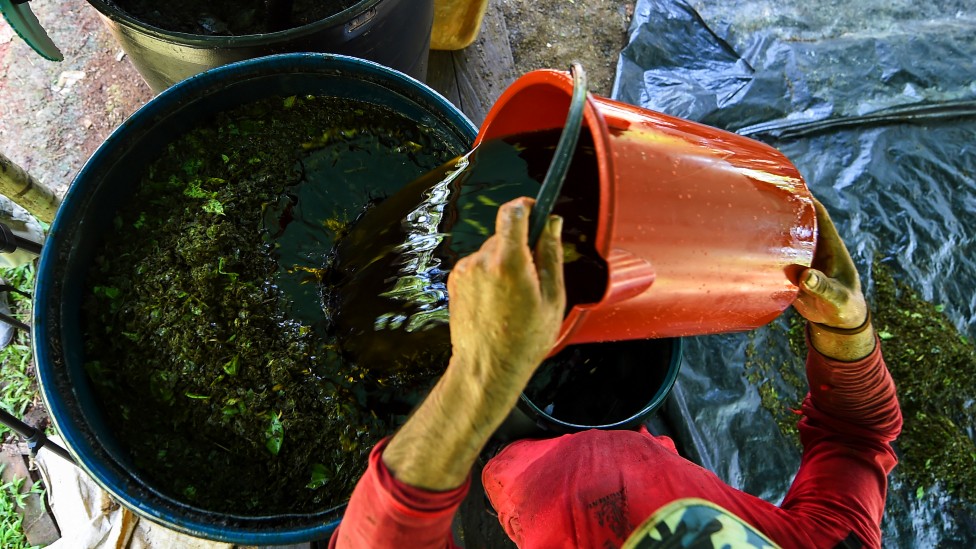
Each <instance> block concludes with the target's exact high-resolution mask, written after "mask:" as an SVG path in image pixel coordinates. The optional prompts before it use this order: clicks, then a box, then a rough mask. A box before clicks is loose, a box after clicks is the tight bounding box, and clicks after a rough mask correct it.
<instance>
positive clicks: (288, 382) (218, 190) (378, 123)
mask: <svg viewBox="0 0 976 549" xmlns="http://www.w3.org/2000/svg"><path fill="white" fill-rule="evenodd" d="M439 139H440V138H439V137H438V134H436V133H434V132H430V131H425V130H424V129H422V128H417V127H416V124H414V123H413V122H410V121H409V120H407V119H405V118H403V117H401V116H399V115H397V114H396V113H393V112H391V111H389V110H387V109H385V108H383V107H378V106H374V105H371V104H368V103H363V102H358V101H352V100H339V99H336V98H316V97H294V96H292V97H288V98H273V99H269V100H264V101H260V102H257V103H254V104H251V105H247V106H245V107H241V108H238V109H235V110H232V111H228V112H226V113H221V114H218V115H217V117H216V120H215V121H212V122H206V123H203V124H202V126H201V127H200V128H199V129H197V130H194V131H192V132H189V133H187V134H186V135H184V136H181V137H179V138H178V139H176V140H175V141H174V142H173V143H171V144H170V145H169V146H168V147H165V148H164V149H163V151H162V152H161V156H160V158H159V159H158V160H157V161H156V162H154V163H153V164H152V165H151V166H150V167H149V168H148V170H147V173H146V175H144V176H143V179H142V181H141V182H140V184H139V186H138V191H136V194H135V196H134V198H132V199H131V201H130V202H129V203H128V204H127V206H126V207H124V208H122V209H121V210H120V213H119V215H118V216H117V217H116V219H115V227H116V230H115V231H113V232H112V233H111V234H109V235H106V237H105V241H104V243H103V245H102V248H101V251H100V252H99V253H98V254H97V255H96V259H95V262H94V265H93V266H92V268H91V271H90V273H89V288H90V293H89V294H88V297H87V298H86V302H85V306H84V307H83V310H84V311H85V314H86V318H85V323H84V331H85V334H86V341H87V345H86V361H85V368H86V370H87V371H88V373H89V376H90V377H91V379H92V381H93V384H94V385H95V386H96V389H97V391H98V392H99V396H100V401H101V402H103V403H104V406H105V412H106V416H107V417H108V418H110V423H112V425H113V430H114V431H115V433H116V434H117V435H118V437H119V439H120V440H121V441H122V442H123V444H124V445H126V446H127V448H128V450H129V452H130V454H131V455H132V458H133V460H134V462H135V463H136V464H137V465H138V467H139V468H140V470H141V471H142V472H143V473H144V474H146V476H148V477H149V478H152V479H153V480H154V483H155V484H156V485H157V486H159V487H161V488H162V489H163V491H165V492H166V493H168V494H170V495H171V496H173V497H175V498H177V499H180V500H182V501H185V502H188V503H191V504H194V505H198V506H200V507H203V508H205V509H208V510H212V511H217V512H227V513H233V514H249V513H255V512H258V513H261V514H274V513H296V512H308V511H322V510H325V509H328V508H331V507H333V506H335V505H338V504H340V503H342V502H343V501H345V500H346V499H347V498H348V496H349V494H350V493H351V491H352V487H353V486H354V484H355V481H356V480H357V479H358V477H359V475H360V474H362V471H363V469H364V466H365V463H366V456H367V454H368V452H369V449H370V448H371V447H372V446H373V445H374V444H375V443H376V442H377V441H378V440H379V438H380V437H382V436H384V435H386V434H388V433H389V432H391V431H392V429H393V428H394V427H395V426H396V425H398V424H399V422H401V421H402V419H403V417H404V415H405V414H406V413H408V412H409V410H410V408H411V406H412V405H413V404H415V402H404V401H403V400H402V399H401V398H400V397H401V396H402V395H406V394H420V393H422V392H424V391H426V390H427V389H428V388H429V386H430V384H431V383H432V381H433V380H434V379H435V378H436V376H437V375H439V374H440V373H441V372H442V371H443V367H444V365H445V363H444V362H442V363H440V364H434V365H432V366H431V367H429V368H421V369H415V370H411V371H410V372H397V373H398V375H397V376H395V377H393V376H389V375H385V373H383V372H375V371H372V370H370V369H367V368H364V367H362V365H361V364H359V363H357V362H356V361H354V360H347V359H346V357H345V356H344V355H341V354H340V353H341V350H340V349H338V348H337V345H336V343H337V342H336V338H335V337H334V336H333V333H332V330H331V325H330V322H329V319H330V317H331V312H330V311H329V310H328V309H327V308H324V307H323V302H324V300H323V298H322V296H321V294H320V289H319V288H320V284H319V282H320V279H321V278H322V276H323V273H325V272H327V270H326V265H325V264H324V263H325V258H327V257H328V254H329V251H330V249H331V248H332V246H333V245H334V243H335V242H336V240H338V239H341V238H342V235H343V234H344V232H345V230H346V229H345V227H346V226H347V224H348V222H349V221H351V219H352V217H353V216H354V215H355V213H356V212H358V211H361V210H362V209H363V207H364V204H363V202H364V201H367V200H368V199H369V198H370V195H371V194H372V192H374V191H376V192H379V189H380V186H379V184H377V183H376V182H375V180H376V179H377V176H378V175H380V174H382V175H383V176H384V177H385V178H386V179H389V180H390V184H391V185H398V182H399V181H402V180H407V181H409V180H411V179H413V178H415V177H417V176H418V175H420V174H422V173H424V172H426V171H427V170H429V169H432V168H434V167H437V166H438V165H440V164H442V163H443V162H444V161H446V160H447V159H448V158H451V157H453V156H454V155H455V154H457V153H458V152H461V151H450V150H448V149H447V146H446V145H445V144H444V143H443V142H442V141H440V140H439ZM368 166H375V169H371V168H369V167H368ZM399 184H402V183H399ZM309 189H311V190H309ZM316 193H319V194H321V195H323V196H327V197H329V198H330V199H331V200H321V201H319V202H318V203H316V202H314V201H312V200H310V199H309V197H310V196H312V195H314V194H316ZM377 198H382V197H377ZM325 286H326V289H328V284H326V285H325ZM398 403H399V404H398ZM253 479H269V480H268V482H272V483H273V484H274V487H275V489H274V490H269V489H268V486H267V485H265V483H263V482H258V483H255V482H253ZM271 479H273V480H271Z"/></svg>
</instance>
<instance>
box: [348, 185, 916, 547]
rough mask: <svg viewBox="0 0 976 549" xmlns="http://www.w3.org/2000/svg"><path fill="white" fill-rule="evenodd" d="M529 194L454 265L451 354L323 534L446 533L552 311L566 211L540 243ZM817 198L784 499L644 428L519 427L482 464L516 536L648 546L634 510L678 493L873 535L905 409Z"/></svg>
mask: <svg viewBox="0 0 976 549" xmlns="http://www.w3.org/2000/svg"><path fill="white" fill-rule="evenodd" d="M532 205H533V201H532V200H531V199H528V198H522V199H518V200H515V201H512V202H509V203H506V204H504V205H503V206H502V207H501V208H500V209H499V212H498V216H497V220H496V232H495V234H494V235H493V236H492V237H491V238H489V239H488V240H487V241H486V242H485V243H484V245H483V246H482V247H481V249H480V250H479V251H478V252H476V253H474V254H472V255H471V256H469V257H467V258H464V259H463V260H461V261H459V262H458V263H457V266H456V267H455V269H454V270H453V272H452V273H451V274H450V277H449V279H448V291H449V293H450V296H451V304H450V310H451V324H450V331H451V341H452V353H453V354H452V356H451V359H450V363H449V365H448V367H447V369H446V371H445V372H444V374H443V376H442V377H441V378H440V380H439V381H438V383H437V384H436V386H435V387H434V388H433V389H432V390H431V392H430V394H429V395H428V396H427V398H426V399H425V400H424V401H423V402H422V403H421V404H420V406H419V407H418V408H417V409H416V410H415V412H414V413H413V415H412V416H411V417H410V418H409V420H408V421H407V422H406V423H405V424H404V425H403V427H402V428H401V429H400V430H399V431H398V432H397V433H395V434H394V435H393V436H392V437H391V438H388V439H385V440H383V441H381V442H380V443H379V444H377V446H376V447H375V448H374V449H373V451H372V453H371V456H370V459H369V465H368V469H367V471H366V473H365V474H364V475H363V477H362V478H361V479H360V481H359V483H358V484H357V486H356V488H355V490H354V492H353V495H352V498H351V500H350V502H349V505H348V507H347V510H346V512H345V516H344V518H343V520H342V522H341V523H340V525H339V528H338V530H337V531H336V532H335V533H334V535H333V537H332V539H331V542H330V547H334V548H338V549H344V548H350V547H356V548H365V547H368V548H372V549H376V548H383V547H400V548H405V547H409V548H438V549H441V548H449V547H456V545H454V541H453V538H452V533H451V523H452V518H453V516H454V514H455V512H456V511H457V509H458V507H459V505H460V503H461V501H462V500H463V499H464V497H465V495H466V493H467V491H468V487H469V483H470V470H471V468H472V465H473V464H474V463H475V460H476V459H477V458H478V456H479V453H480V452H481V451H482V449H483V448H484V446H485V444H486V442H487V441H488V440H489V439H490V437H491V436H492V433H493V432H494V431H495V430H496V428H498V426H499V425H500V424H501V422H502V421H503V419H504V418H505V417H506V416H507V415H508V413H509V411H510V410H511V409H512V407H513V406H514V404H515V402H516V399H517V398H518V396H519V394H520V392H521V391H522V390H523V388H524V387H525V386H526V384H527V382H528V380H529V378H530V376H531V375H532V373H533V372H534V370H535V369H536V367H537V366H538V365H539V364H540V362H541V361H542V360H543V359H544V358H545V356H546V354H547V353H548V351H549V349H550V348H551V346H552V345H553V343H554V342H555V339H556V335H557V332H558V330H559V326H560V323H561V321H562V318H563V308H564V303H565V292H564V287H563V278H562V248H561V243H560V230H561V226H562V221H561V220H560V219H559V218H557V217H552V218H550V219H549V221H548V226H547V227H546V229H545V231H544V234H543V236H542V237H541V238H540V239H539V242H538V245H537V247H536V249H535V250H534V253H533V252H532V251H530V249H529V247H528V245H527V240H528V239H527V225H528V212H529V210H530V209H531V207H532ZM815 206H816V211H817V219H818V222H819V231H820V236H819V241H818V245H817V250H816V253H815V257H814V263H813V266H812V267H811V268H809V269H806V270H804V271H803V272H802V274H801V277H800V281H801V282H800V290H799V295H798V297H797V299H796V301H795V303H794V308H795V309H796V310H797V311H798V312H799V314H801V315H802V316H803V317H805V318H806V320H807V321H808V324H807V342H808V347H809V351H808V357H807V365H806V370H807V378H808V382H809V385H810V391H809V393H808V395H807V396H806V398H805V400H804V402H803V405H802V418H801V419H800V421H799V431H800V438H801V442H802V445H803V456H802V460H801V464H800V468H799V471H798V472H797V474H796V477H795V479H794V481H793V483H792V485H791V487H790V489H789V491H788V493H787V495H786V497H785V499H784V500H783V502H782V503H781V504H780V505H779V506H776V505H773V504H771V503H768V502H765V501H763V500H761V499H759V498H756V497H754V496H752V495H749V494H747V493H744V492H742V491H739V490H736V489H734V488H732V487H730V486H728V485H727V484H725V483H724V482H722V481H721V480H720V479H719V478H718V477H717V476H716V475H714V474H713V473H711V472H709V471H707V470H705V469H703V468H701V467H699V466H698V465H696V464H694V463H692V462H690V461H687V460H685V459H684V458H681V457H680V456H678V453H677V451H676V449H675V445H674V443H673V442H672V441H671V440H670V439H668V438H667V437H662V436H653V435H651V434H650V433H649V432H648V431H647V430H646V429H643V428H642V429H640V430H633V431H631V430H616V431H597V430H590V431H584V432H580V433H575V434H570V435H564V436H560V437H558V438H549V439H543V440H535V439H532V440H518V441H515V442H513V443H511V444H509V445H508V446H507V447H505V448H504V449H502V450H501V451H500V453H498V454H497V455H495V456H494V457H492V458H491V459H490V460H489V461H488V462H487V464H486V465H485V467H484V469H483V472H482V481H483V484H484V489H485V492H486V495H487V497H488V499H489V501H490V503H491V505H492V507H494V509H495V511H497V513H498V519H499V521H500V522H501V525H502V527H503V528H504V530H505V532H506V533H507V534H508V535H509V537H511V538H512V540H513V541H514V542H515V543H516V544H517V545H518V546H519V547H521V548H523V549H534V548H545V549H551V548H560V547H593V548H610V547H621V546H623V545H624V544H625V543H628V542H627V540H628V538H631V542H630V543H629V545H627V547H637V546H640V547H644V546H645V545H639V544H637V545H635V544H634V543H633V541H634V540H635V539H637V536H644V538H642V539H647V540H649V539H651V538H654V537H658V538H659V537H660V531H662V529H661V528H659V529H658V530H657V532H658V533H657V534H653V533H652V534H650V535H645V534H646V533H647V532H648V531H647V530H646V528H644V529H642V528H640V526H641V524H642V523H643V522H644V521H645V519H647V518H648V517H652V516H656V515H655V513H656V512H659V511H661V510H662V509H668V508H669V505H672V504H674V503H675V502H676V501H678V502H681V501H684V499H685V498H695V499H694V500H693V501H694V502H699V503H700V502H709V504H710V505H712V508H713V509H717V510H720V511H721V512H724V513H725V515H724V518H723V520H725V519H728V518H729V517H731V518H732V520H738V521H739V522H740V523H742V524H743V526H744V527H745V528H746V529H748V530H750V531H752V532H754V533H756V535H757V536H758V538H757V537H756V536H753V537H752V538H751V539H753V540H756V539H760V540H762V541H761V542H760V543H759V546H762V545H772V544H778V545H779V546H782V547H860V546H867V547H879V546H880V545H881V531H880V523H881V517H882V514H883V511H884V502H885V496H886V489H887V475H888V473H890V472H891V470H892V468H893V467H894V466H895V464H896V463H897V458H896V456H895V453H894V451H893V450H892V447H891V442H892V441H893V440H894V439H895V438H896V436H897V435H898V434H899V432H900V430H901V423H902V420H901V413H900V411H899V407H898V402H897V398H896V395H895V387H894V384H893V383H892V380H891V377H890V375H889V373H888V371H887V368H886V367H885V365H884V362H883V359H882V356H881V349H880V342H879V340H878V338H877V337H876V335H875V333H874V330H873V328H872V326H871V319H870V314H869V309H868V307H867V304H866V302H865V299H864V295H863V293H862V291H861V285H860V281H859V277H858V273H857V270H856V268H855V266H854V263H853V261H852V260H851V257H850V255H849V253H848V251H847V248H846V247H845V245H844V243H843V242H842V240H841V238H840V236H839V235H838V233H837V230H836V228H835V227H834V224H833V223H832V221H831V219H830V217H829V215H828V214H827V212H826V210H825V209H824V207H823V206H822V205H821V204H820V203H819V202H816V201H815ZM659 514H660V513H659ZM726 522H728V521H727V520H726ZM672 525H673V523H672ZM667 529H668V528H663V530H667ZM641 531H644V532H645V534H641V533H640V532H641ZM705 535H706V537H707V536H708V535H709V534H708V532H705ZM743 539H744V538H743ZM671 546H674V547H682V546H684V545H681V544H678V545H671ZM698 546H703V547H710V546H711V545H710V544H706V545H698ZM732 546H735V545H734V544H733V545H732Z"/></svg>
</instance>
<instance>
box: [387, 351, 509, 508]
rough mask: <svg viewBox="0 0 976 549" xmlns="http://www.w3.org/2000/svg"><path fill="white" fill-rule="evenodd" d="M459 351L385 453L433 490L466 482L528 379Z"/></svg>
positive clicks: (395, 466)
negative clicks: (501, 372) (502, 372)
mask: <svg viewBox="0 0 976 549" xmlns="http://www.w3.org/2000/svg"><path fill="white" fill-rule="evenodd" d="M498 371H499V368H498V367H497V365H491V364H485V363H482V362H480V361H479V359H478V358H475V359H466V358H462V357H460V356H458V355H457V354H455V356H453V357H452V358H451V363H450V365H449V366H448V368H447V371H446V372H445V373H444V376H443V377H442V378H441V379H440V381H439V382H438V383H437V385H436V386H435V387H434V389H433V390H432V391H431V393H430V394H429V395H428V396H427V398H426V399H425V400H424V402H423V403H422V404H421V405H420V407H418V408H417V410H416V411H415V412H414V414H413V415H412V416H411V417H410V419H409V420H408V421H407V423H406V424H405V425H404V426H403V427H402V428H401V429H400V430H399V431H398V432H397V433H396V435H395V436H394V437H393V439H392V440H391V441H390V443H389V445H388V446H387V448H386V450H385V451H384V452H383V462H384V463H385V464H386V466H387V467H388V468H389V469H390V471H392V472H393V475H394V476H395V477H396V478H397V479H398V480H399V481H401V482H403V483H406V484H409V485H411V486H416V487H418V488H424V489H427V490H437V491H443V490H450V489H452V488H456V487H457V486H460V485H461V484H463V483H464V482H465V481H466V480H467V478H468V475H469V473H470V471H471V467H472V465H474V462H475V459H477V457H478V454H479V453H480V452H481V449H482V448H483V447H484V445H485V443H486V442H487V441H488V439H489V438H490V437H491V435H492V433H494V432H495V430H496V429H497V428H498V426H499V425H501V423H502V421H504V419H505V417H506V416H507V415H508V413H509V412H510V411H511V409H512V407H513V406H514V405H515V402H516V400H517V399H518V395H519V394H520V393H521V391H522V389H523V388H524V387H525V384H526V383H527V382H528V380H527V379H525V378H524V376H516V377H514V378H512V377H502V376H500V375H499V374H498Z"/></svg>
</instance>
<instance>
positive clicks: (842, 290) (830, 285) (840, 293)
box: [801, 269, 850, 309]
mask: <svg viewBox="0 0 976 549" xmlns="http://www.w3.org/2000/svg"><path fill="white" fill-rule="evenodd" d="M801 280H802V285H803V293H805V294H806V295H808V296H809V297H810V298H812V299H814V300H816V301H820V302H821V303H823V304H826V305H830V307H831V308H832V309H843V308H844V307H845V304H846V303H847V302H848V301H849V299H848V298H849V297H850V295H849V294H850V292H849V290H848V289H847V288H846V287H845V286H844V285H843V284H841V283H840V281H838V280H835V279H833V278H830V277H829V276H827V275H825V274H824V273H823V271H819V270H817V269H807V270H806V271H805V272H804V273H803V276H802V278H801ZM809 303H810V304H812V302H809Z"/></svg>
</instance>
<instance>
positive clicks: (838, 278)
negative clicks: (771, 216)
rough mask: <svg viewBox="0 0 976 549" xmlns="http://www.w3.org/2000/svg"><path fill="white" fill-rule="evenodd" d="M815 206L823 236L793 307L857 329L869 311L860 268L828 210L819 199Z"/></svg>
mask: <svg viewBox="0 0 976 549" xmlns="http://www.w3.org/2000/svg"><path fill="white" fill-rule="evenodd" d="M813 205H814V207H815V208H816V210H817V225H818V228H819V232H820V237H819V239H818V240H817V251H816V254H815V255H814V258H813V265H812V267H811V268H809V269H806V270H805V271H804V272H803V273H802V274H801V275H800V295H799V297H797V299H796V302H795V303H794V304H793V307H794V308H796V310H797V312H799V313H800V314H801V315H802V316H803V317H804V318H806V319H807V320H809V321H810V322H816V323H818V324H826V325H827V326H832V327H834V328H857V327H858V326H861V325H862V324H863V323H864V321H865V319H866V318H867V312H868V307H867V303H866V302H865V301H864V294H863V293H862V292H861V279H860V277H859V276H858V274H857V267H855V266H854V260H852V259H851V254H850V253H848V251H847V246H845V245H844V241H843V240H841V238H840V234H838V232H837V227H835V226H834V222H833V221H832V220H831V219H830V214H828V213H827V209H826V208H824V206H823V204H821V203H820V202H819V201H818V200H816V199H814V201H813Z"/></svg>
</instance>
